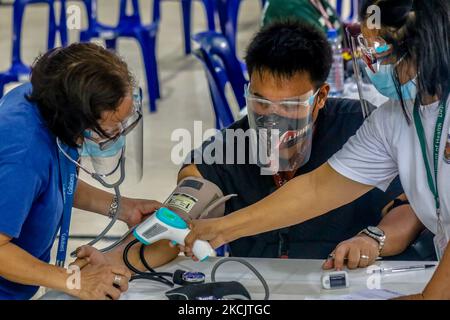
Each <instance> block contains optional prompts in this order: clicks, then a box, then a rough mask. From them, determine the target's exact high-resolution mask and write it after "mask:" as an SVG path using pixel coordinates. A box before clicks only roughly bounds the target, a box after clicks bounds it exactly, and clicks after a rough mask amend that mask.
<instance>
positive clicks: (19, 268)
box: [0, 243, 70, 292]
mask: <svg viewBox="0 0 450 320" xmlns="http://www.w3.org/2000/svg"><path fill="white" fill-rule="evenodd" d="M0 276H1V277H3V278H5V279H7V280H9V281H12V282H16V283H20V284H23V285H31V286H42V287H46V288H50V289H55V290H58V291H63V292H67V290H68V288H67V286H66V281H67V278H68V277H69V276H70V274H68V273H67V270H66V269H64V268H60V267H56V266H53V265H50V264H48V263H45V262H42V261H40V260H38V259H36V258H35V257H33V256H32V255H30V254H29V253H27V252H26V251H24V250H22V249H21V248H19V247H18V246H16V245H15V244H13V243H6V244H4V245H2V246H0Z"/></svg>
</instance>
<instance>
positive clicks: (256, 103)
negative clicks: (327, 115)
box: [245, 85, 320, 118]
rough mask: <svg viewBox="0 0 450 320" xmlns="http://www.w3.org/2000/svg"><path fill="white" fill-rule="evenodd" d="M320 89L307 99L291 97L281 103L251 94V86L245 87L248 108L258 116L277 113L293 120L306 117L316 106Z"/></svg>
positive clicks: (280, 101)
mask: <svg viewBox="0 0 450 320" xmlns="http://www.w3.org/2000/svg"><path fill="white" fill-rule="evenodd" d="M319 90H320V89H317V91H316V92H315V93H314V94H313V95H311V96H309V97H308V96H307V95H306V96H307V97H305V95H303V96H298V97H291V98H287V99H282V100H279V101H271V100H268V99H264V98H261V97H258V96H255V95H253V94H252V93H250V90H249V86H248V85H246V87H245V99H246V101H247V107H248V108H249V109H250V110H252V111H253V112H255V113H258V114H269V113H277V114H280V115H284V116H287V117H291V118H301V117H304V116H306V115H307V114H308V113H309V111H310V109H311V107H312V106H313V104H314V99H315V97H316V95H317V93H318V92H319Z"/></svg>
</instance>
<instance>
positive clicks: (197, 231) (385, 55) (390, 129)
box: [184, 0, 450, 299]
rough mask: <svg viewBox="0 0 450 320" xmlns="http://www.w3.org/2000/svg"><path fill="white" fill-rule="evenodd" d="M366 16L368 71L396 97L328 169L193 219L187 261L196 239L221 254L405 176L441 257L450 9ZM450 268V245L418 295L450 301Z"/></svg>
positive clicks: (408, 2)
mask: <svg viewBox="0 0 450 320" xmlns="http://www.w3.org/2000/svg"><path fill="white" fill-rule="evenodd" d="M371 5H376V6H378V8H379V9H380V11H379V12H380V13H381V16H380V18H381V28H379V29H369V27H370V26H371V23H373V21H374V20H373V18H374V17H373V16H370V14H371V13H373V12H371V11H370V10H371V8H373V7H370V6H371ZM368 9H369V10H368ZM361 13H362V14H361V15H360V16H361V21H362V38H361V40H362V41H361V43H362V44H364V45H366V49H367V52H366V53H369V54H371V55H372V56H371V60H367V59H366V62H367V68H366V72H367V75H368V76H369V78H371V80H372V82H373V84H374V85H375V87H376V88H377V89H378V90H379V91H380V93H382V94H383V95H385V96H387V97H389V98H390V100H389V101H388V102H387V103H386V104H384V105H383V106H381V107H380V108H378V109H377V110H376V111H374V112H373V114H372V115H371V116H370V117H369V118H368V119H367V120H366V122H365V123H364V125H363V126H362V127H361V128H360V130H359V131H358V132H357V134H356V135H355V136H353V137H352V138H350V140H349V141H348V143H347V144H346V145H345V146H344V147H343V149H342V150H340V151H339V152H338V153H337V154H335V155H334V156H333V157H332V158H331V159H330V160H329V161H328V163H326V164H324V165H322V166H321V167H319V168H318V169H316V170H315V171H313V172H311V173H309V174H306V175H302V176H300V177H298V178H295V179H293V180H291V181H290V182H288V183H287V184H286V185H284V186H283V187H282V188H280V189H279V190H278V191H277V192H275V193H273V194H271V195H270V196H268V197H267V198H265V199H263V200H261V201H260V202H258V203H256V204H254V205H251V206H249V207H247V208H244V209H242V210H239V211H237V212H235V213H233V214H231V215H228V216H226V217H224V218H220V219H210V220H203V221H195V222H193V223H192V225H191V229H192V232H191V233H190V235H189V236H188V237H187V239H186V248H184V250H185V252H186V253H187V254H191V250H190V248H191V247H192V243H193V241H194V240H195V239H198V238H200V239H204V240H209V241H210V242H211V244H212V245H213V246H215V247H217V246H220V245H222V244H224V243H227V242H230V241H233V240H235V239H238V238H240V237H243V236H249V235H254V234H258V233H262V232H266V231H269V230H273V229H279V228H282V227H287V226H289V225H293V224H297V223H300V222H302V221H305V220H308V219H311V218H314V217H317V216H319V215H321V214H323V213H326V212H329V211H331V210H333V209H335V208H337V207H340V206H343V205H345V204H347V203H349V202H351V201H353V200H354V199H356V198H358V197H360V196H361V195H363V194H365V193H366V192H368V191H369V190H371V189H372V188H374V187H377V188H380V189H382V190H384V189H385V188H386V187H387V186H388V185H389V183H390V182H391V181H392V180H393V179H394V178H395V177H396V176H397V175H399V176H400V179H401V182H402V185H403V188H404V190H405V193H406V196H407V197H408V199H409V201H410V203H411V207H412V209H413V210H414V212H415V213H416V215H417V217H418V219H419V220H420V221H421V223H423V225H425V227H427V228H428V229H429V230H431V231H432V232H433V233H434V234H435V235H436V237H435V244H436V247H437V250H436V251H437V254H438V256H439V255H442V254H443V253H444V251H445V248H446V245H447V243H448V241H449V236H450V192H448V190H449V188H450V155H449V154H447V153H446V152H445V150H446V145H447V144H448V145H450V126H449V124H450V111H448V112H447V110H446V109H448V107H449V105H450V104H449V97H448V93H449V91H450V39H449V36H450V2H449V1H448V0H369V1H366V3H365V4H363V6H362V10H361ZM375 21H376V19H375ZM447 149H448V148H447ZM435 167H436V169H437V170H435ZM436 180H437V188H436V183H435V181H436ZM256 221H257V223H255V222H256ZM449 268H450V247H449V249H448V250H447V251H446V252H445V254H443V257H442V259H441V263H440V266H439V268H438V269H437V271H436V272H435V274H434V276H433V278H432V280H431V282H430V283H429V285H428V286H427V287H426V288H425V290H424V291H423V292H422V294H419V295H417V296H414V298H434V299H436V298H446V299H450V275H449V274H448V272H447V270H449Z"/></svg>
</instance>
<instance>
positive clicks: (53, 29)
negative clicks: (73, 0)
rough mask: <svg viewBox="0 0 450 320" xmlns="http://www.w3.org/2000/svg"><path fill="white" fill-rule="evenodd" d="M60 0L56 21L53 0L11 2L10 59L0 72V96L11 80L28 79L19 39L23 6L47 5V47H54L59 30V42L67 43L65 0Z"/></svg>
mask: <svg viewBox="0 0 450 320" xmlns="http://www.w3.org/2000/svg"><path fill="white" fill-rule="evenodd" d="M59 1H60V2H61V12H60V21H59V23H57V21H56V15H55V8H54V4H55V2H56V1H55V0H16V1H14V4H13V30H12V41H13V42H12V59H11V60H12V61H11V67H10V68H9V70H8V71H6V72H3V73H0V98H1V97H2V96H3V92H4V87H5V85H6V84H8V83H11V82H23V81H26V80H28V77H29V74H30V66H28V65H26V64H25V63H24V62H23V61H22V56H21V40H22V25H23V16H24V13H25V8H26V6H27V5H30V4H37V3H43V4H47V5H48V6H49V21H48V38H47V48H48V49H52V48H54V47H55V42H56V35H57V33H58V32H59V35H60V38H61V44H62V45H63V46H66V45H67V27H66V0H59Z"/></svg>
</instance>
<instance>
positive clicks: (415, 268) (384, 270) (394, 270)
mask: <svg viewBox="0 0 450 320" xmlns="http://www.w3.org/2000/svg"><path fill="white" fill-rule="evenodd" d="M434 267H436V265H435V264H421V265H414V266H402V267H393V268H379V269H375V270H372V273H397V272H408V271H420V270H426V269H429V268H434Z"/></svg>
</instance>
